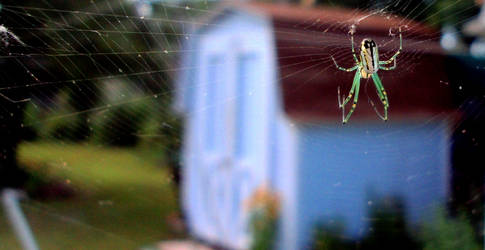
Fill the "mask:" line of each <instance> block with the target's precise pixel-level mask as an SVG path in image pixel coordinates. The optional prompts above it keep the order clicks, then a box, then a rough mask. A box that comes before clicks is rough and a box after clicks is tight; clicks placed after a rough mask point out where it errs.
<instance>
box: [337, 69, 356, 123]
mask: <svg viewBox="0 0 485 250" xmlns="http://www.w3.org/2000/svg"><path fill="white" fill-rule="evenodd" d="M359 89H360V71H357V72H356V73H355V76H354V82H353V83H352V89H351V90H350V93H349V96H347V98H346V99H345V101H344V103H343V105H341V108H342V113H345V109H344V107H345V104H347V102H348V101H349V100H350V98H351V97H352V95H353V94H354V91H355V95H354V101H353V103H352V106H351V108H350V111H349V113H347V116H345V118H344V119H343V120H342V123H344V124H345V123H347V122H348V121H349V119H350V116H351V115H352V113H354V110H355V108H356V107H357V100H358V99H359Z"/></svg>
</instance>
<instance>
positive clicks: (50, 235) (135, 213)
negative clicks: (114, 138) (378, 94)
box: [0, 143, 183, 249]
mask: <svg viewBox="0 0 485 250" xmlns="http://www.w3.org/2000/svg"><path fill="white" fill-rule="evenodd" d="M154 155H156V154H154V153H153V152H150V151H149V150H148V151H147V149H145V150H141V149H123V148H105V147H99V146H95V145H89V144H83V145H81V144H63V143H56V144H54V143H23V144H21V145H20V147H19V156H18V157H19V162H20V164H21V165H22V166H25V168H26V169H27V171H28V172H31V173H36V174H41V178H45V179H48V180H53V179H54V180H57V181H59V182H62V183H64V184H65V185H67V186H70V187H71V188H72V189H73V190H74V191H75V195H74V196H73V197H71V198H68V199H59V200H52V199H50V200H46V201H39V200H30V201H27V202H24V203H23V209H24V211H25V213H26V215H27V217H28V220H29V223H30V224H31V226H32V228H33V231H34V234H35V237H36V239H37V241H38V243H39V245H40V248H41V249H134V248H138V247H142V246H146V245H149V244H152V243H155V242H157V241H159V240H162V239H169V238H176V237H183V235H180V233H177V232H175V231H174V230H173V229H172V228H171V227H170V226H169V225H168V222H169V221H171V220H173V217H175V216H176V214H177V211H178V208H177V202H176V197H175V195H174V192H173V184H172V182H171V180H170V178H169V175H168V171H167V169H166V168H163V167H162V166H160V165H161V164H160V162H159V160H158V158H157V157H153V156H154ZM0 216H1V217H0V239H1V240H0V249H19V248H20V245H19V244H18V243H17V241H16V239H15V238H14V237H13V234H12V232H11V230H10V227H9V226H8V224H7V222H6V221H5V219H4V217H3V213H0Z"/></svg>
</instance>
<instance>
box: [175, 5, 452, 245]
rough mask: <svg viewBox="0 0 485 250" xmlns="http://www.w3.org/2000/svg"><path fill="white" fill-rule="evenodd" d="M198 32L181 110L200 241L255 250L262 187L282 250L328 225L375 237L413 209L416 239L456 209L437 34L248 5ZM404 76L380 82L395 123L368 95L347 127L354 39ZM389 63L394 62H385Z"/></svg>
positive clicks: (187, 53)
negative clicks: (378, 220) (450, 207)
mask: <svg viewBox="0 0 485 250" xmlns="http://www.w3.org/2000/svg"><path fill="white" fill-rule="evenodd" d="M208 18H209V19H205V20H204V21H203V22H201V24H202V25H200V26H197V27H194V30H193V32H189V34H192V35H191V36H190V37H189V39H188V40H187V42H186V44H185V48H183V49H182V51H184V53H183V54H182V58H181V65H180V69H182V70H180V74H179V77H178V82H177V90H176V93H177V98H176V100H175V107H176V109H177V110H178V111H179V112H180V113H181V114H182V115H183V117H184V119H185V123H184V124H185V138H184V148H183V178H184V181H183V203H184V210H185V213H186V215H187V220H188V226H189V229H190V231H191V233H192V234H193V235H194V236H195V237H198V238H201V239H203V240H206V241H208V242H211V243H214V244H218V245H222V246H226V247H230V248H236V249H244V248H247V247H248V245H249V244H250V233H249V229H248V209H247V206H246V205H245V204H246V203H247V200H248V199H250V197H251V196H252V195H253V194H254V192H255V190H257V189H258V188H260V187H265V186H266V187H270V188H271V189H272V190H275V191H276V192H277V193H278V194H279V196H280V199H281V204H280V206H281V207H280V218H281V221H280V228H279V241H278V248H280V249H302V248H304V247H305V246H308V244H310V243H311V237H312V234H313V230H314V228H315V226H316V225H317V223H323V224H331V223H333V222H335V221H337V220H338V221H339V222H341V223H343V225H345V230H344V234H345V236H348V237H350V238H354V239H357V238H360V237H363V236H365V235H366V233H368V232H369V230H370V228H369V227H370V226H369V225H370V221H371V220H372V218H370V215H369V211H370V210H371V209H372V206H374V205H375V204H376V203H377V202H378V200H379V199H380V198H383V197H397V198H399V199H400V200H402V202H403V204H404V207H405V215H406V218H407V221H408V223H409V225H410V226H413V225H416V224H418V223H420V222H422V221H423V219H425V217H426V215H429V213H431V212H432V210H433V207H434V206H435V205H440V204H443V203H444V201H445V200H446V198H447V196H448V195H449V194H448V193H449V179H450V176H449V175H450V173H449V171H450V146H449V145H450V143H449V136H450V131H449V126H450V124H451V122H452V118H453V117H452V116H451V115H450V111H451V110H452V105H451V94H450V89H449V88H448V87H447V86H446V84H443V83H444V82H446V81H447V78H446V77H447V76H446V74H445V72H443V67H442V65H443V56H442V54H441V50H440V48H439V44H438V43H437V42H436V40H435V39H434V38H433V36H432V34H434V31H433V30H431V29H429V28H427V27H425V26H423V25H420V24H418V23H414V22H412V21H409V20H405V19H401V18H397V17H393V16H382V15H375V14H372V13H364V12H356V11H348V10H342V9H305V8H298V7H296V6H290V5H273V4H262V3H259V4H256V3H250V4H239V5H226V6H222V7H221V8H220V10H219V11H218V12H217V13H216V14H213V15H211V16H210V17H208ZM352 24H354V25H356V27H357V30H356V33H355V41H356V47H358V46H359V44H358V43H360V41H361V40H362V39H363V38H364V37H372V38H373V39H374V40H375V41H376V42H377V44H378V45H379V46H380V51H379V52H380V56H381V58H386V60H387V58H389V57H390V56H391V55H392V54H393V53H394V52H395V51H396V50H397V49H398V46H399V39H398V36H397V35H396V31H397V30H398V27H404V25H407V26H406V27H408V29H407V31H409V32H408V33H406V30H405V31H404V33H403V36H404V41H403V53H402V54H401V55H400V56H398V59H397V69H396V70H394V71H382V72H379V75H380V77H381V79H382V81H383V84H384V86H385V88H386V90H387V92H388V93H389V101H390V105H391V106H390V110H389V114H390V118H389V119H390V120H389V121H388V122H386V123H385V122H383V121H382V120H381V119H379V117H378V116H377V115H376V113H375V111H374V109H373V108H372V106H371V105H370V100H373V99H375V98H376V94H375V88H374V87H373V84H372V82H365V80H364V79H363V81H362V83H361V88H362V90H361V94H360V99H359V100H360V101H359V103H358V107H357V109H356V111H355V113H354V115H353V116H352V118H351V119H350V122H349V123H348V124H346V125H342V122H341V121H342V118H341V116H342V114H341V110H340V109H339V108H338V103H337V89H338V88H341V89H342V92H344V93H345V94H346V93H347V91H348V90H349V89H350V86H351V84H352V79H353V77H354V75H353V74H352V73H348V72H342V71H338V70H337V69H336V68H335V66H334V65H333V63H332V60H331V59H330V56H333V57H335V58H336V59H337V60H338V61H339V63H340V64H341V65H342V66H345V67H351V66H353V65H352V63H353V57H352V54H351V46H350V37H349V36H348V31H349V27H350V26H351V25H352ZM381 60H384V59H381Z"/></svg>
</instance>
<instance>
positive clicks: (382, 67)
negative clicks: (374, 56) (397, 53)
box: [379, 58, 396, 70]
mask: <svg viewBox="0 0 485 250" xmlns="http://www.w3.org/2000/svg"><path fill="white" fill-rule="evenodd" d="M393 62H394V65H393V66H391V67H385V66H381V65H385V64H384V62H382V61H380V62H379V69H382V70H393V69H395V68H396V58H394V60H393Z"/></svg>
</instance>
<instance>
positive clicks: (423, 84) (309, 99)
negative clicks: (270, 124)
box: [230, 3, 452, 122]
mask: <svg viewBox="0 0 485 250" xmlns="http://www.w3.org/2000/svg"><path fill="white" fill-rule="evenodd" d="M230 8H238V9H244V10H247V11H250V12H254V13H260V14H262V15H264V16H267V17H269V18H271V21H272V23H273V26H274V37H275V42H276V49H277V57H278V65H279V67H278V70H279V81H280V84H281V89H282V95H283V103H284V109H285V111H286V112H287V114H288V115H289V116H290V117H291V118H292V119H294V120H299V121H302V120H303V121H320V122H322V121H325V122H333V121H340V119H338V118H340V117H341V116H342V114H341V111H340V109H339V108H338V103H337V88H338V87H340V88H341V94H342V95H347V94H348V91H349V90H350V87H351V85H352V80H353V77H354V74H355V72H343V71H339V70H337V69H336V68H335V66H334V64H333V62H332V60H331V58H330V56H334V57H335V58H336V60H337V61H338V63H339V64H340V66H343V67H352V66H353V65H354V62H353V57H352V54H351V43H350V35H349V30H350V27H351V25H352V24H355V25H356V32H355V46H356V49H357V48H358V47H359V45H360V41H361V40H362V39H363V38H364V37H369V38H372V39H374V40H375V41H376V42H377V44H378V45H379V53H380V58H381V60H384V59H388V58H390V57H391V56H392V55H393V54H394V53H395V51H397V49H398V47H399V37H398V36H397V34H396V33H397V29H398V28H399V27H402V28H403V53H401V54H400V55H399V56H398V57H397V68H396V69H395V70H393V71H383V70H381V71H379V72H378V74H379V76H380V77H381V80H382V82H383V85H384V87H385V88H386V90H387V92H388V95H389V103H390V109H389V118H390V120H391V121H392V120H399V119H408V118H410V117H413V118H418V117H421V118H424V119H429V117H430V116H435V115H437V114H442V113H446V112H447V111H450V110H451V109H452V100H451V99H452V98H451V88H450V86H448V85H447V84H446V83H447V81H448V80H447V76H446V73H445V71H444V68H445V65H444V55H443V53H442V51H441V49H440V46H439V43H438V38H439V32H437V31H436V30H434V29H431V28H430V27H427V26H425V25H423V24H420V23H417V22H414V21H411V20H408V19H404V18H402V17H397V16H395V15H390V14H386V13H383V12H379V11H376V12H363V11H353V10H347V9H338V8H325V9H308V8H301V7H299V6H295V5H277V4H267V3H250V4H238V5H232V6H231V7H230ZM391 28H392V29H391ZM390 33H392V34H394V35H390ZM369 98H370V99H371V100H374V103H379V102H378V100H377V95H376V91H375V87H374V84H373V82H372V80H369V81H367V80H366V79H362V81H361V91H360V97H359V103H358V106H357V109H356V110H355V112H354V114H353V116H352V118H351V120H350V121H355V120H356V119H365V120H372V121H379V118H378V117H377V116H376V114H375V112H374V110H373V109H372V107H371V105H370V104H369V102H368V100H369ZM348 106H350V105H348ZM379 107H380V106H379ZM348 109H349V108H348V107H347V108H346V110H348Z"/></svg>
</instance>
